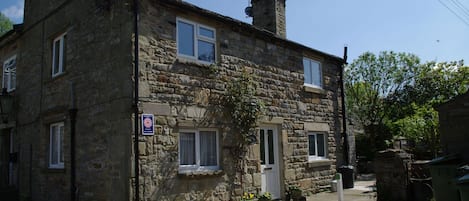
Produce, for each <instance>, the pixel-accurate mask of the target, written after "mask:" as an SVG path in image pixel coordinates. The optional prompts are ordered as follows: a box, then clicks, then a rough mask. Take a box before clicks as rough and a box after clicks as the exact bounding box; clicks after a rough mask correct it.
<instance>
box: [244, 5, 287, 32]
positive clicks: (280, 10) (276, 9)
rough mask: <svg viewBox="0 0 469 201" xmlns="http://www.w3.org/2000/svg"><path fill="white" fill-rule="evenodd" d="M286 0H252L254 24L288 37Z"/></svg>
mask: <svg viewBox="0 0 469 201" xmlns="http://www.w3.org/2000/svg"><path fill="white" fill-rule="evenodd" d="M285 1H286V0H251V4H252V18H253V19H252V24H253V25H254V26H256V27H259V28H261V29H265V30H268V31H270V32H272V33H274V34H276V35H278V36H280V37H282V38H286V36H287V32H286V21H285Z"/></svg>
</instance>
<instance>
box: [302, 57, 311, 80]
mask: <svg viewBox="0 0 469 201" xmlns="http://www.w3.org/2000/svg"><path fill="white" fill-rule="evenodd" d="M310 64H311V62H310V61H309V60H308V59H303V68H304V73H305V83H307V84H312V78H311V65H310Z"/></svg>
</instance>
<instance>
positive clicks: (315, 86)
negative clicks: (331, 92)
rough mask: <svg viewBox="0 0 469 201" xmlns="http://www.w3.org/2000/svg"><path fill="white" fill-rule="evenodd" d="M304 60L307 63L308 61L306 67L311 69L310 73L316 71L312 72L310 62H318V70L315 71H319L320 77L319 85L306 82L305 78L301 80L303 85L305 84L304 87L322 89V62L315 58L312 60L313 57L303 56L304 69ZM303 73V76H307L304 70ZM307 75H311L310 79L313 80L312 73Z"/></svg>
mask: <svg viewBox="0 0 469 201" xmlns="http://www.w3.org/2000/svg"><path fill="white" fill-rule="evenodd" d="M305 60H306V61H308V63H309V66H308V68H310V69H311V73H316V72H313V68H312V65H311V64H312V63H317V64H318V66H319V72H317V73H319V79H320V80H319V83H320V84H321V86H318V85H315V84H313V83H306V82H305V80H303V83H304V85H303V86H305V87H311V88H316V89H323V86H324V82H323V80H324V78H323V72H322V63H321V62H319V61H317V60H314V59H310V58H307V57H303V70H304V68H305V67H306V66H304V63H305V62H304V61H305ZM303 75H304V76H305V77H306V76H307V75H306V74H305V72H303ZM309 76H310V77H311V81H313V75H309Z"/></svg>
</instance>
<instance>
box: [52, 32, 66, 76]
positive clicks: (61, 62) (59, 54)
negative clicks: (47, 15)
mask: <svg viewBox="0 0 469 201" xmlns="http://www.w3.org/2000/svg"><path fill="white" fill-rule="evenodd" d="M66 42H67V33H64V34H62V35H60V36H59V37H57V38H55V39H54V42H53V43H52V77H55V76H58V75H60V74H62V73H64V72H65V50H66V48H67V43H66Z"/></svg>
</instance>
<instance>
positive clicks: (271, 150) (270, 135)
mask: <svg viewBox="0 0 469 201" xmlns="http://www.w3.org/2000/svg"><path fill="white" fill-rule="evenodd" d="M267 138H268V141H269V142H268V146H269V164H275V158H274V134H273V132H272V130H267Z"/></svg>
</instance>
